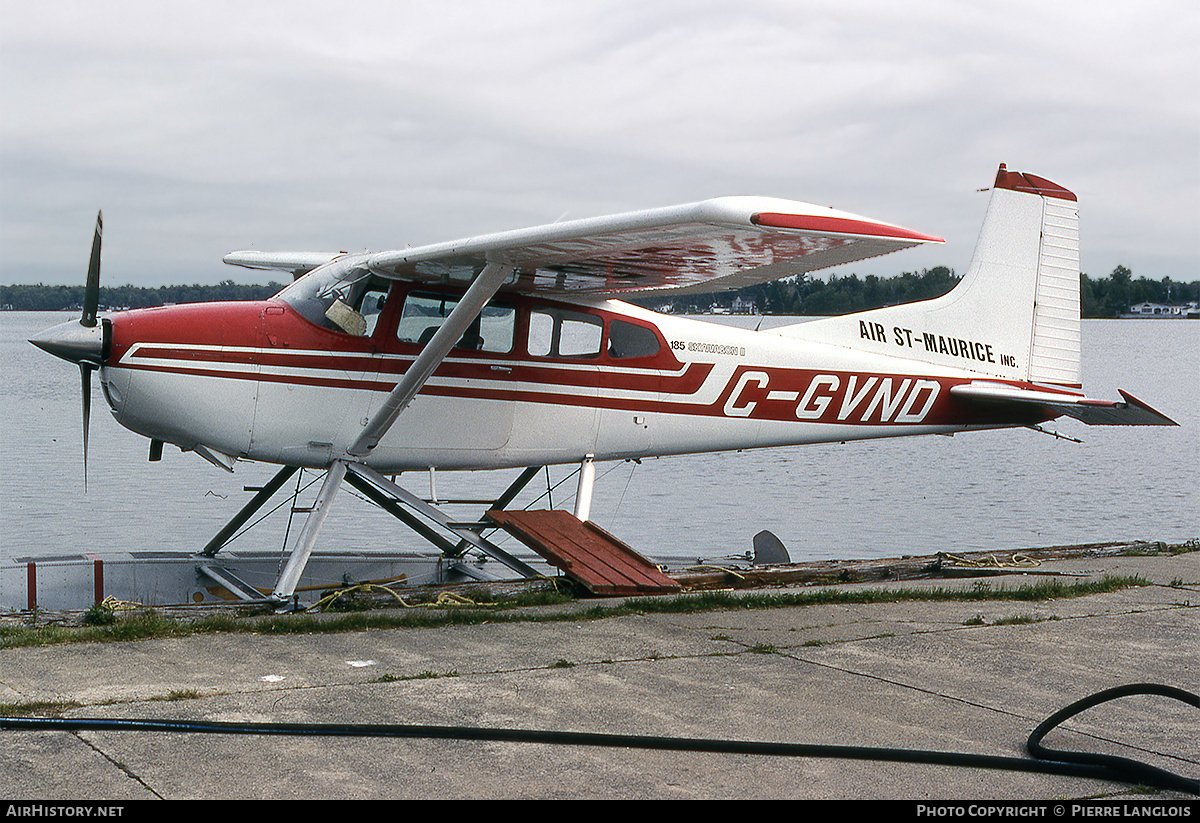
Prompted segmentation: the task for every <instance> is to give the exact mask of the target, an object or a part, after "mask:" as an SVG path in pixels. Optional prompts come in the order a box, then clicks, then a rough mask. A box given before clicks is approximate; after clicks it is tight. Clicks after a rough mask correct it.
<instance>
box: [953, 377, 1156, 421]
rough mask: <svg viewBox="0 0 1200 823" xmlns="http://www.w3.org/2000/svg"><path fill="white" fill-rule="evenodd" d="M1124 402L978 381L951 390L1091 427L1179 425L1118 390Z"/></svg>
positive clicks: (965, 397) (957, 394)
mask: <svg viewBox="0 0 1200 823" xmlns="http://www.w3.org/2000/svg"><path fill="white" fill-rule="evenodd" d="M1118 391H1119V392H1120V394H1121V396H1122V397H1123V398H1125V401H1124V402H1120V401H1116V400H1095V399H1092V398H1090V397H1084V396H1083V395H1076V394H1067V393H1064V392H1057V391H1038V390H1035V389H1023V388H1021V387H1019V386H1010V385H1006V384H1002V383H991V382H986V381H974V382H971V383H963V384H962V385H958V386H954V387H952V388H951V389H950V394H952V395H953V396H954V397H956V398H958V399H960V400H967V401H972V402H978V403H982V404H985V405H991V406H997V405H1000V406H1003V405H1020V406H1026V407H1037V408H1040V409H1045V410H1046V411H1047V412H1049V413H1051V414H1053V415H1054V416H1055V417H1058V416H1062V415H1066V416H1067V417H1073V418H1075V419H1076V420H1079V421H1082V422H1084V423H1086V424H1088V425H1089V426H1178V425H1179V424H1178V423H1176V422H1175V421H1174V420H1172V419H1171V418H1169V417H1167V416H1166V415H1165V414H1163V413H1162V412H1159V411H1157V410H1155V409H1152V408H1151V407H1150V406H1147V405H1146V404H1145V403H1143V402H1142V401H1141V400H1138V399H1137V398H1136V397H1134V396H1133V395H1131V394H1129V393H1128V392H1124V391H1121V390H1120V389H1118Z"/></svg>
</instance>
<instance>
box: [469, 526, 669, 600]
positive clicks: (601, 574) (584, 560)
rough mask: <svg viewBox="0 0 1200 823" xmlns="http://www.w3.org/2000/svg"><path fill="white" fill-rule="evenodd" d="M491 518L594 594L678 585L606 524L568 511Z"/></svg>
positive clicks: (658, 589) (641, 591)
mask: <svg viewBox="0 0 1200 823" xmlns="http://www.w3.org/2000/svg"><path fill="white" fill-rule="evenodd" d="M487 516H488V517H489V518H491V520H492V521H493V522H495V523H497V524H499V525H500V526H502V527H503V528H504V529H505V531H507V532H508V533H509V534H511V535H512V536H513V537H516V538H517V539H518V540H520V541H521V542H522V543H524V544H525V545H526V546H528V547H529V548H531V549H533V550H534V551H535V552H537V553H538V554H540V555H541V556H542V557H544V558H546V560H547V562H549V563H550V565H552V566H555V567H557V568H559V569H562V571H563V573H564V574H566V575H567V576H568V577H570V578H571V579H572V580H576V581H578V582H579V583H581V584H582V585H583V586H584V587H585V588H587V590H588V591H590V592H591V593H592V594H599V595H630V594H667V593H671V592H677V591H679V590H680V585H679V583H678V581H675V580H672V579H671V578H669V577H667V576H666V575H665V574H663V573H662V572H660V571H659V570H658V567H657V566H655V565H654V564H653V563H651V562H650V561H649V560H647V559H646V558H645V557H643V556H642V555H640V554H638V553H637V552H636V551H634V550H633V549H631V548H630V547H629V546H627V545H626V544H625V543H623V542H621V541H620V540H618V539H617V538H615V537H613V536H612V535H611V534H609V533H608V532H606V531H605V530H604V529H602V528H600V527H599V526H597V525H595V524H594V523H589V522H586V521H583V522H581V521H580V520H578V519H577V518H576V517H575V516H574V515H573V514H571V513H570V512H565V511H553V510H552V511H545V510H541V511H505V510H500V509H497V510H493V511H489V512H488V513H487Z"/></svg>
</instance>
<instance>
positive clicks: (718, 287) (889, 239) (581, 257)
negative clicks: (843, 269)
mask: <svg viewBox="0 0 1200 823" xmlns="http://www.w3.org/2000/svg"><path fill="white" fill-rule="evenodd" d="M941 242H944V241H943V240H942V239H941V238H939V237H933V236H930V235H926V234H921V233H919V232H915V231H912V230H910V229H906V228H902V227H900V226H894V225H891V224H889V223H883V222H880V221H878V220H872V219H870V218H866V217H860V216H858V215H855V214H849V213H847V212H843V211H838V210H836V209H831V208H826V207H823V206H815V205H812V204H810V203H801V202H797V201H792V200H780V199H776V198H768V197H722V198H717V199H713V200H704V201H701V202H698V203H691V204H687V205H682V206H671V207H667V208H661V209H650V210H646V211H637V212H629V213H626V214H617V215H610V216H607V217H596V218H590V219H585V220H574V221H568V222H562V223H552V224H550V225H546V226H537V227H534V228H528V229H519V230H516V231H508V232H499V233H496V234H487V235H481V236H478V237H471V238H467V239H463V240H455V241H451V242H447V243H436V244H432V245H428V246H419V247H416V248H410V249H404V250H399V251H387V252H378V253H375V254H371V255H367V256H366V260H365V266H366V268H368V269H369V270H370V271H372V272H373V273H375V274H378V275H381V276H383V277H387V278H391V279H396V280H414V281H424V282H445V281H447V280H450V281H459V282H470V281H472V280H473V279H474V278H475V276H476V275H478V274H479V272H481V271H482V270H483V268H484V266H485V265H487V264H488V263H499V264H502V265H504V266H506V267H508V268H509V269H511V270H512V272H513V273H512V275H511V278H510V282H508V283H506V284H505V286H504V288H506V289H509V290H514V291H525V292H540V293H558V294H596V295H605V294H621V293H629V292H640V291H656V292H661V293H673V294H686V293H689V292H692V293H694V292H711V291H722V290H725V289H734V288H740V287H742V286H748V285H753V284H756V283H763V282H766V281H768V280H777V279H779V278H782V277H789V276H792V275H796V274H801V273H804V272H810V271H816V270H818V269H823V268H828V267H830V266H838V265H842V264H844V263H851V262H854V261H857V260H863V259H866V258H869V257H875V256H878V255H881V254H887V253H889V252H893V251H898V250H900V249H905V248H908V247H910V246H915V245H918V244H921V243H941ZM336 257H337V255H332V254H322V253H296V254H290V253H286V252H285V253H264V252H254V251H246V252H234V253H232V254H230V255H228V256H226V258H225V261H226V262H227V263H231V264H234V265H241V266H248V267H251V268H276V269H287V270H292V271H305V270H311V268H315V267H316V265H320V264H322V263H326V262H330V261H331V260H333V259H334V258H336ZM356 263H357V264H358V265H363V262H362V261H356Z"/></svg>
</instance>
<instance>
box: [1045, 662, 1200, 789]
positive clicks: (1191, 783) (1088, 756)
mask: <svg viewBox="0 0 1200 823" xmlns="http://www.w3.org/2000/svg"><path fill="white" fill-rule="evenodd" d="M1131 694H1157V695H1162V696H1163V697H1171V698H1174V699H1175V700H1181V701H1183V702H1184V703H1188V704H1190V705H1192V706H1194V707H1196V708H1200V697H1197V696H1196V695H1194V694H1192V693H1191V692H1185V691H1183V690H1182V689H1176V688H1174V687H1172V686H1160V685H1158V684H1155V683H1135V684H1132V685H1129V686H1117V687H1116V688H1113V689H1107V690H1105V691H1102V692H1097V693H1096V694H1094V695H1092V696H1091V697H1086V698H1084V699H1083V700H1080V701H1078V702H1075V703H1072V704H1071V705H1070V706H1067V707H1066V708H1065V709H1061V710H1059V711H1057V712H1055V713H1054V714H1052V715H1050V717H1048V718H1046V719H1045V720H1043V721H1042V723H1041V725H1040V726H1038V727H1037V728H1036V729H1034V730H1033V732H1032V733H1031V734H1030V735H1029V739H1028V740H1027V741H1026V742H1025V750H1026V751H1027V752H1029V754H1030V756H1031V757H1037V758H1040V759H1043V760H1058V761H1062V762H1066V763H1081V764H1087V765H1093V766H1100V767H1103V768H1106V769H1109V770H1111V771H1112V772H1113V773H1114V774H1119V775H1121V777H1120V778H1113V779H1120V780H1121V781H1122V782H1125V783H1138V784H1141V785H1144V786H1155V787H1158V788H1163V789H1173V790H1175V791H1180V792H1187V793H1189V794H1200V781H1196V780H1190V779H1188V778H1185V777H1180V776H1179V775H1177V774H1172V773H1171V772H1168V771H1164V770H1163V769H1159V768H1156V767H1154V766H1150V765H1147V764H1145V763H1139V762H1138V761H1136V760H1129V759H1128V758H1125V757H1117V756H1115V755H1108V754H1093V753H1091V752H1064V751H1058V750H1056V749H1047V748H1046V747H1045V746H1043V745H1042V744H1041V740H1042V738H1043V737H1045V736H1046V733H1047V732H1049V731H1050V730H1051V729H1053V728H1054V727H1055V726H1057V725H1058V724H1059V723H1062V722H1063V721H1064V720H1066V719H1067V718H1070V717H1074V716H1075V715H1077V714H1079V713H1080V712H1082V711H1084V710H1085V709H1090V708H1091V707H1092V706H1096V705H1098V704H1100V703H1106V702H1108V701H1109V700H1116V699H1117V698H1118V697H1125V696H1127V695H1131Z"/></svg>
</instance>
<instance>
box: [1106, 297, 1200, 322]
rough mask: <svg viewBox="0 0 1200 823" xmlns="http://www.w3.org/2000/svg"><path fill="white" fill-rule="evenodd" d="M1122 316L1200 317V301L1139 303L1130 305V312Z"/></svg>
mask: <svg viewBox="0 0 1200 823" xmlns="http://www.w3.org/2000/svg"><path fill="white" fill-rule="evenodd" d="M1121 316H1122V317H1130V318H1134V317H1150V318H1165V319H1175V320H1180V319H1183V318H1189V319H1200V303H1197V302H1196V301H1194V300H1193V301H1192V302H1191V303H1183V304H1181V305H1167V304H1166V303H1149V302H1147V303H1138V304H1137V305H1136V306H1130V307H1129V314H1123V315H1121Z"/></svg>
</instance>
